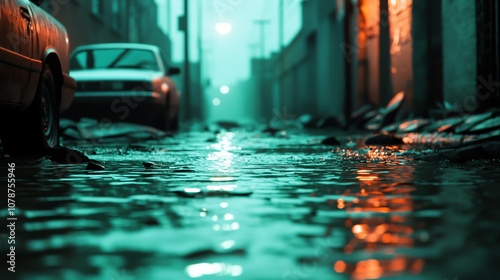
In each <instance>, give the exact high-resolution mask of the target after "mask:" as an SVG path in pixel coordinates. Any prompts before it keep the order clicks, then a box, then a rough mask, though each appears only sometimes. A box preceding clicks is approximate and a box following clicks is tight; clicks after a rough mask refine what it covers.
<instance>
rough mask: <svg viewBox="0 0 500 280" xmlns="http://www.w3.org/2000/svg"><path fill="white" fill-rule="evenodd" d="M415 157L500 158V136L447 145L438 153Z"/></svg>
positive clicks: (450, 159) (431, 158)
mask: <svg viewBox="0 0 500 280" xmlns="http://www.w3.org/2000/svg"><path fill="white" fill-rule="evenodd" d="M415 159H417V160H424V161H451V162H466V161H470V160H491V159H500V136H494V137H490V138H486V139H481V140H476V141H471V142H468V143H465V144H461V145H457V146H452V147H447V148H444V149H440V150H438V151H437V152H436V153H432V154H426V155H422V156H418V157H415Z"/></svg>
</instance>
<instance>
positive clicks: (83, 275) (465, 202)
mask: <svg viewBox="0 0 500 280" xmlns="http://www.w3.org/2000/svg"><path fill="white" fill-rule="evenodd" d="M260 131H261V129H260V128H258V127H254V128H248V129H244V128H239V129H238V128H236V129H233V130H231V131H224V130H221V131H218V133H214V132H210V131H205V130H202V129H195V128H194V129H192V130H190V131H182V132H179V133H177V134H175V135H173V137H165V138H162V137H159V138H158V139H153V140H141V139H140V137H139V138H133V139H132V138H126V137H116V138H111V139H101V140H102V141H99V143H98V144H96V143H89V142H78V141H76V140H72V141H69V140H67V141H65V143H64V144H65V146H67V147H70V148H74V149H76V150H79V151H82V152H84V153H85V154H86V155H88V156H89V158H91V159H92V160H97V161H99V162H101V163H102V164H103V165H104V166H105V167H106V169H105V170H86V167H87V164H86V163H82V164H69V165H68V164H59V163H54V162H52V161H51V160H49V159H47V158H42V159H33V158H2V159H1V160H0V162H1V165H2V166H4V171H2V172H3V173H2V177H4V176H5V174H6V172H7V164H8V163H9V162H15V164H16V168H15V171H14V172H15V176H16V189H15V190H16V196H15V204H16V207H15V217H16V218H17V220H16V230H15V238H16V251H15V254H16V274H15V275H14V274H13V273H10V272H8V271H7V267H8V264H6V263H5V261H4V262H3V263H4V268H3V269H2V272H1V273H0V278H1V279H29V280H37V279H117V280H130V279H137V280H139V279H141V280H142V279H146V280H155V279H162V280H163V279H175V280H177V279H198V278H199V279H249V280H252V279H259V280H260V279H262V280H267V279H290V280H295V279H317V280H322V279H380V278H387V279H496V278H498V275H500V274H499V273H500V266H499V265H498V264H500V223H499V220H500V218H499V216H498V213H500V204H499V203H498V201H499V200H500V189H499V186H498V185H499V183H498V182H500V173H499V172H498V170H499V167H500V163H499V162H498V161H471V162H467V163H446V162H424V161H419V160H415V159H414V157H415V156H416V155H420V154H421V153H422V151H423V150H429V149H433V147H429V146H421V145H420V146H417V145H414V146H386V147H366V146H360V145H359V143H360V142H359V141H358V139H357V138H353V139H352V140H353V141H352V142H349V143H348V144H342V145H341V146H339V147H338V146H327V145H323V144H321V141H322V140H323V139H324V138H325V137H326V136H330V135H332V133H331V132H329V133H325V132H324V131H323V132H322V131H319V132H318V131H313V132H311V131H305V130H300V129H290V130H286V133H285V132H278V133H273V134H269V133H263V132H260ZM338 133H344V134H345V132H338ZM346 139H349V138H348V137H347V138H346ZM131 141H133V143H132V142H131ZM2 180H4V181H5V182H6V181H7V179H6V178H4V179H2ZM0 207H1V209H2V210H1V214H0V216H1V218H2V220H4V223H7V218H8V211H7V205H6V203H4V204H3V205H2V206H0ZM1 234H2V239H1V240H2V242H1V243H0V245H1V249H2V254H3V255H4V259H5V258H6V257H5V255H6V253H5V252H7V253H8V246H10V245H7V244H6V242H5V240H7V237H8V234H9V231H8V230H7V229H6V227H5V226H3V227H2V231H1ZM13 275H14V278H12V277H13Z"/></svg>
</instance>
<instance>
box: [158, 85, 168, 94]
mask: <svg viewBox="0 0 500 280" xmlns="http://www.w3.org/2000/svg"><path fill="white" fill-rule="evenodd" d="M160 89H161V91H162V92H165V93H166V92H168V91H169V90H170V87H169V86H168V84H167V83H162V84H161V86H160Z"/></svg>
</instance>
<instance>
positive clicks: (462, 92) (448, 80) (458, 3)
mask: <svg viewBox="0 0 500 280" xmlns="http://www.w3.org/2000/svg"><path fill="white" fill-rule="evenodd" d="M442 1H443V2H442V3H443V50H444V51H443V71H444V72H443V73H444V75H443V79H444V80H443V91H444V98H445V100H446V101H449V102H451V103H456V104H461V105H465V107H467V106H466V102H467V98H471V97H472V98H474V94H475V89H476V80H477V57H476V6H475V1H474V0H442ZM465 109H466V110H467V109H468V108H465ZM472 109H473V108H472Z"/></svg>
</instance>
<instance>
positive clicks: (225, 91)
mask: <svg viewBox="0 0 500 280" xmlns="http://www.w3.org/2000/svg"><path fill="white" fill-rule="evenodd" d="M219 90H220V93H222V94H227V93H229V87H228V86H221V87H220V89H219Z"/></svg>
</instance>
